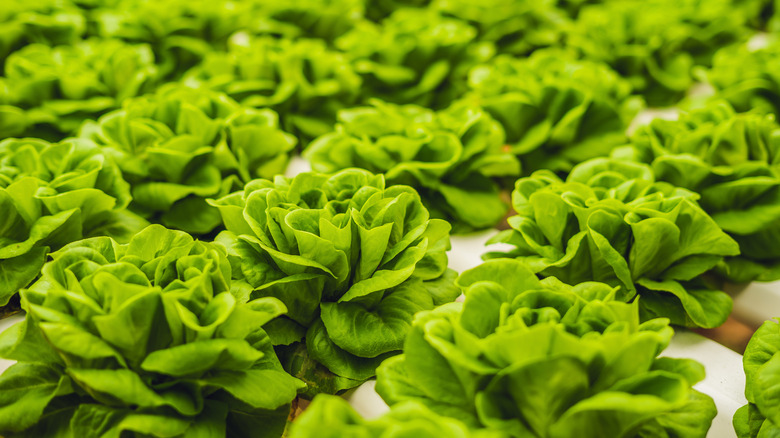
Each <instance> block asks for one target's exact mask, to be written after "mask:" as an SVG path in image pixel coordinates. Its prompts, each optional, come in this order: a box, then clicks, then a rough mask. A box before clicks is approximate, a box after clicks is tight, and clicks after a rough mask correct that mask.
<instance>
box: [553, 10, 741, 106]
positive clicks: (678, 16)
mask: <svg viewBox="0 0 780 438" xmlns="http://www.w3.org/2000/svg"><path fill="white" fill-rule="evenodd" d="M733 4H734V2H732V1H731V0H715V1H705V0H681V1H677V0H650V1H642V0H627V1H607V2H604V3H602V4H598V5H590V6H587V7H585V8H583V9H582V10H581V11H580V14H579V16H578V18H577V20H576V23H575V24H574V26H573V28H572V29H571V31H570V32H569V34H568V36H567V38H566V44H567V46H569V47H572V48H575V49H576V50H577V51H578V52H579V53H580V54H581V55H582V56H583V57H584V58H587V59H590V60H593V61H600V62H604V63H606V64H608V65H609V66H610V67H612V68H614V69H615V70H616V71H617V72H618V73H619V74H620V75H621V76H623V77H625V78H626V79H628V80H629V81H630V82H631V86H632V87H633V88H634V89H635V90H636V92H638V93H641V94H642V96H644V97H645V99H646V100H647V102H648V104H650V105H651V106H663V105H671V104H674V103H676V102H677V101H679V100H680V98H682V97H683V96H684V94H685V92H686V91H687V90H688V89H689V88H690V87H691V85H693V77H692V73H691V68H692V67H693V66H708V65H710V64H711V62H712V56H713V54H714V53H715V51H716V50H717V49H719V48H720V47H723V46H725V45H728V44H731V43H735V42H738V41H742V40H744V39H745V38H747V37H748V36H749V32H748V30H747V28H746V26H745V22H746V19H745V17H744V14H742V13H740V11H739V10H736V9H734V5H733Z"/></svg>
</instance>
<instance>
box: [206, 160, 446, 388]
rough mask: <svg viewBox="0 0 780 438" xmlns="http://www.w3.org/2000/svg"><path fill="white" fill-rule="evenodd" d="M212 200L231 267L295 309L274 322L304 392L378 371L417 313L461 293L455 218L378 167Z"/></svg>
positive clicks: (257, 289)
mask: <svg viewBox="0 0 780 438" xmlns="http://www.w3.org/2000/svg"><path fill="white" fill-rule="evenodd" d="M213 205H216V206H217V207H218V208H219V210H220V213H221V214H222V218H223V220H224V223H225V226H226V227H227V231H224V232H222V233H220V235H218V236H217V241H219V242H221V243H222V244H223V245H225V246H226V247H227V248H228V252H229V254H230V256H231V259H232V263H233V264H234V266H235V268H234V273H233V275H234V277H236V278H238V279H243V280H244V281H246V282H247V283H248V284H249V285H250V286H251V287H252V288H253V290H252V291H251V294H250V297H251V298H252V299H255V298H259V297H267V296H271V297H276V298H278V299H280V300H281V301H282V302H283V303H284V304H285V305H286V306H287V308H288V309H289V312H288V313H287V315H285V316H284V317H282V318H279V319H277V320H276V321H274V322H273V323H271V325H270V326H269V327H268V331H269V335H270V336H271V339H272V341H273V342H274V344H275V345H277V352H278V353H279V355H280V359H281V361H282V364H283V365H284V366H285V369H286V370H288V371H289V372H290V373H291V374H292V375H294V376H296V377H299V378H301V379H302V380H304V381H305V382H306V383H307V384H309V388H308V391H307V393H306V397H312V396H313V395H314V394H316V393H319V392H326V393H336V392H338V391H340V390H343V389H347V388H351V387H353V386H357V385H358V384H360V383H361V382H363V381H365V380H366V379H368V378H370V377H372V376H373V375H374V372H375V371H374V370H375V368H376V366H377V365H379V363H380V362H382V360H384V359H385V358H387V357H389V356H392V355H394V354H397V352H398V350H400V349H401V346H402V344H403V340H404V337H405V336H406V332H407V331H408V329H409V326H410V325H411V320H412V315H414V313H416V312H417V311H419V310H427V309H432V308H433V307H434V306H436V305H439V304H442V303H445V302H448V301H452V300H454V299H455V298H456V297H457V296H458V294H459V292H458V291H457V288H455V287H454V286H453V284H452V281H453V278H454V272H453V271H451V270H448V269H447V254H446V251H447V250H448V249H449V248H450V242H449V229H450V225H449V224H448V223H447V222H445V221H442V220H438V219H429V214H428V211H427V210H426V209H425V207H423V205H422V203H421V202H420V197H419V195H418V194H417V192H415V191H414V189H412V188H411V187H407V186H391V187H388V188H385V182H384V179H383V177H382V176H381V175H376V176H375V175H373V174H371V173H369V172H367V171H364V170H359V169H348V170H344V171H341V172H338V173H336V174H333V175H325V174H319V173H313V172H311V173H302V174H299V175H298V176H296V177H295V178H293V179H287V178H284V177H276V178H275V179H274V181H269V180H262V179H261V180H255V181H251V182H250V183H248V184H247V186H246V188H245V189H244V190H243V192H236V193H234V194H231V195H228V196H226V197H224V198H221V199H219V200H217V201H215V202H213Z"/></svg>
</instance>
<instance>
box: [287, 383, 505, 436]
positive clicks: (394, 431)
mask: <svg viewBox="0 0 780 438" xmlns="http://www.w3.org/2000/svg"><path fill="white" fill-rule="evenodd" d="M287 436H288V437H289V438H341V437H345V436H349V437H377V438H391V437H399V436H404V437H415V438H440V437H447V438H505V437H507V435H505V434H502V433H500V432H498V431H491V430H470V429H469V428H467V427H466V426H465V425H464V424H463V423H461V422H460V421H458V420H456V419H454V418H447V417H444V416H440V415H437V414H435V413H434V412H433V411H431V410H430V409H428V408H427V407H426V406H425V405H424V404H422V403H418V402H414V401H410V402H406V403H399V404H397V405H395V406H393V408H392V410H390V412H388V413H386V414H384V415H382V416H381V417H379V418H375V419H372V420H365V419H363V417H361V416H360V415H359V414H358V413H357V412H355V410H354V409H352V407H351V406H350V405H349V403H348V402H347V401H346V400H344V399H343V398H341V397H336V396H333V395H326V394H320V395H318V396H317V397H316V398H315V399H314V401H313V402H312V403H311V404H310V405H309V406H308V407H307V408H306V410H305V411H304V412H303V414H302V415H301V416H300V417H297V418H296V419H295V421H294V422H293V423H292V424H291V425H290V431H289V433H288V435H287Z"/></svg>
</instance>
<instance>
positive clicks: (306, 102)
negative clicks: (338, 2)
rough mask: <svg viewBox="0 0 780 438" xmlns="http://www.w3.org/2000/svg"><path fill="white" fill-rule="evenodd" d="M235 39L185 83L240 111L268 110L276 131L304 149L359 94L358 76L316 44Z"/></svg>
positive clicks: (339, 56)
mask: <svg viewBox="0 0 780 438" xmlns="http://www.w3.org/2000/svg"><path fill="white" fill-rule="evenodd" d="M238 41H239V38H235V39H234V40H233V42H232V44H231V45H230V48H229V51H228V52H227V53H224V52H213V53H210V54H209V55H207V56H206V59H205V60H204V61H203V63H202V64H201V65H200V66H198V67H197V68H195V69H193V70H192V71H190V72H189V73H188V74H187V78H186V82H187V83H188V84H192V85H195V86H203V87H207V88H210V89H213V90H218V91H221V92H224V93H226V94H227V95H229V96H230V97H232V98H234V99H236V100H237V101H239V102H241V103H242V104H244V105H247V106H251V107H258V108H271V109H273V110H274V111H276V112H278V113H279V116H280V118H281V121H282V126H283V127H284V129H285V130H286V131H287V132H290V133H293V134H295V135H296V136H297V137H299V138H301V139H302V141H303V142H304V143H308V140H310V139H312V138H314V137H317V136H319V135H322V134H325V133H327V132H329V131H330V130H331V129H332V128H333V124H334V123H335V121H336V112H337V111H338V110H340V109H342V108H344V107H347V106H351V105H352V104H354V103H355V102H356V101H357V98H358V96H359V94H360V84H361V80H360V76H358V75H357V73H355V72H354V70H353V69H352V65H351V64H350V63H349V61H348V60H347V59H346V57H345V55H344V54H342V53H340V52H337V51H334V50H332V49H329V48H328V47H327V46H326V45H325V43H324V42H323V41H322V40H303V39H301V40H287V39H282V40H279V39H275V38H271V37H260V38H250V39H248V40H247V41H243V42H238Z"/></svg>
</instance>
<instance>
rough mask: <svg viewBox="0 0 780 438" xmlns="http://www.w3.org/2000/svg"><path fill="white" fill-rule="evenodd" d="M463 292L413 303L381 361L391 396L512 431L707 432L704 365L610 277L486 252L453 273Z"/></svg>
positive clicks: (383, 390)
mask: <svg viewBox="0 0 780 438" xmlns="http://www.w3.org/2000/svg"><path fill="white" fill-rule="evenodd" d="M457 283H458V285H459V286H460V287H461V288H463V290H464V293H465V294H466V300H465V302H463V303H451V304H446V305H444V306H441V307H439V308H437V309H434V310H432V311H427V312H420V313H418V314H417V316H416V317H415V319H414V323H413V325H412V329H411V331H410V332H409V335H408V336H407V338H406V342H405V344H404V353H403V354H402V355H399V356H395V357H393V358H391V359H388V360H387V361H385V362H384V363H383V364H382V365H381V366H380V367H379V369H378V370H377V374H378V380H377V386H376V388H377V391H378V392H379V394H380V395H381V396H382V398H383V399H384V400H385V401H387V402H388V403H389V404H390V405H391V406H394V405H396V404H398V403H401V402H408V401H417V402H420V403H422V404H424V405H426V406H427V407H428V408H430V409H431V410H432V411H434V412H435V413H437V414H440V415H445V416H448V417H453V418H457V419H459V420H461V421H463V422H465V423H466V424H467V425H468V426H469V427H473V428H477V427H487V428H489V429H492V430H495V431H499V432H503V433H505V434H506V435H508V436H511V437H518V438H519V437H529V436H538V437H561V438H563V437H578V438H582V437H586V438H587V437H594V438H596V437H607V436H609V437H619V436H623V437H625V436H685V437H701V438H704V437H705V435H706V433H707V429H708V428H709V426H710V424H711V422H712V419H713V418H714V417H715V414H716V408H715V404H714V403H713V401H712V399H711V398H709V397H708V396H706V395H704V394H702V393H699V392H697V391H695V390H693V389H692V388H691V386H692V385H693V384H695V383H697V382H698V381H700V380H702V379H703V378H704V367H703V366H702V365H701V364H699V363H697V362H695V361H693V360H689V359H671V358H659V357H658V355H659V354H660V353H661V351H662V350H663V349H664V348H665V347H666V346H667V345H668V344H669V341H670V339H671V337H672V335H673V330H672V329H671V328H670V327H669V325H668V324H669V321H668V320H667V319H665V318H658V319H653V320H649V321H646V322H644V323H640V318H639V308H638V307H639V305H641V304H639V303H638V302H636V301H635V302H633V303H631V304H628V303H623V302H620V301H619V300H616V299H615V295H616V293H619V292H618V290H617V288H613V287H612V286H609V285H607V284H604V283H598V282H587V283H581V284H578V285H576V286H569V285H567V284H564V283H561V282H560V281H559V280H558V279H556V278H553V277H548V278H546V279H544V280H541V281H540V280H538V279H537V277H536V275H535V274H534V273H533V272H532V271H531V269H529V268H528V267H527V266H526V265H525V264H523V263H522V262H520V261H517V260H491V261H488V262H486V263H484V264H482V265H480V266H478V267H476V268H474V269H471V270H468V271H466V272H464V273H463V274H461V276H460V277H459V278H458V280H457Z"/></svg>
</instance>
